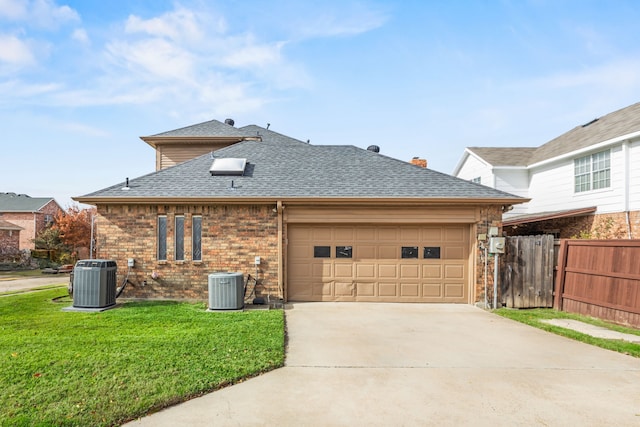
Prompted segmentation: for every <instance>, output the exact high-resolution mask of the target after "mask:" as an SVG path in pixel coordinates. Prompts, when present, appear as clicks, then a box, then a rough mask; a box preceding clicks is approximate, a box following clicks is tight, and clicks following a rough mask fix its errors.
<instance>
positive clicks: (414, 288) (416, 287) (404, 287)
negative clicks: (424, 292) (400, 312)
mask: <svg viewBox="0 0 640 427" xmlns="http://www.w3.org/2000/svg"><path fill="white" fill-rule="evenodd" d="M400 296H401V297H418V296H420V284H418V283H400Z"/></svg>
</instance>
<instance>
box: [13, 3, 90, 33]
mask: <svg viewBox="0 0 640 427" xmlns="http://www.w3.org/2000/svg"><path fill="white" fill-rule="evenodd" d="M0 16H2V17H5V18H7V19H9V20H11V21H15V22H23V23H25V24H27V25H28V26H32V27H36V28H45V29H57V28H59V27H60V26H62V25H64V24H67V23H69V22H78V21H80V16H79V15H78V12H76V11H75V10H74V9H72V8H70V7H69V6H66V5H64V6H59V5H57V4H56V2H55V1H52V0H30V1H29V0H0Z"/></svg>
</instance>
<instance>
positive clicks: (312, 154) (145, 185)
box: [76, 137, 526, 203]
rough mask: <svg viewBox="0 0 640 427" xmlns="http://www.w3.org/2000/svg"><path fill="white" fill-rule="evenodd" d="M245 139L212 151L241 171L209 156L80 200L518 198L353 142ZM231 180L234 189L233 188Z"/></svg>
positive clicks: (79, 198)
mask: <svg viewBox="0 0 640 427" xmlns="http://www.w3.org/2000/svg"><path fill="white" fill-rule="evenodd" d="M264 139H265V140H263V141H250V140H248V141H243V142H239V143H237V144H234V145H231V146H229V147H226V148H223V149H220V150H217V151H215V153H214V155H215V157H240V158H246V159H247V161H248V164H247V167H246V169H245V175H244V176H211V174H210V173H209V168H210V167H211V164H212V158H211V155H210V154H206V155H203V156H200V157H197V158H195V159H193V160H190V161H187V162H185V163H182V164H179V165H177V166H174V167H170V168H167V169H164V170H161V171H158V172H154V173H151V174H149V175H145V176H142V177H139V178H136V179H132V180H130V181H129V190H122V188H123V186H124V184H123V183H119V184H117V185H114V186H112V187H109V188H106V189H103V190H100V191H96V192H94V193H91V194H87V195H85V196H82V197H78V198H76V199H77V200H82V199H85V201H86V199H92V200H96V199H99V198H109V199H110V198H124V199H128V200H135V199H144V198H176V199H184V198H207V199H212V200H215V199H230V198H233V199H239V200H242V199H252V198H256V199H265V198H273V199H295V198H301V199H307V198H323V199H326V198H359V199H369V200H372V199H373V200H375V199H378V198H391V199H393V198H397V199H403V198H409V199H412V198H417V199H455V200H458V201H460V200H463V199H487V200H489V199H493V200H495V199H501V200H506V199H508V200H510V201H512V202H514V201H515V202H516V203H517V201H519V200H522V201H526V199H522V198H519V197H517V196H514V195H512V194H508V193H505V192H503V191H499V190H495V189H492V188H489V187H486V186H483V185H479V184H475V183H471V182H469V181H465V180H462V179H458V178H455V177H453V176H450V175H447V174H444V173H440V172H436V171H433V170H431V169H425V168H421V167H419V166H415V165H411V164H409V163H407V162H403V161H400V160H396V159H393V158H390V157H386V156H384V155H380V154H377V153H373V152H371V151H367V150H363V149H361V148H357V147H354V146H350V145H344V146H322V145H319V146H315V145H310V144H306V143H303V142H295V140H293V141H288V142H289V143H286V144H282V143H280V142H279V141H275V139H270V138H268V137H266V138H264ZM231 181H233V185H234V187H235V188H231Z"/></svg>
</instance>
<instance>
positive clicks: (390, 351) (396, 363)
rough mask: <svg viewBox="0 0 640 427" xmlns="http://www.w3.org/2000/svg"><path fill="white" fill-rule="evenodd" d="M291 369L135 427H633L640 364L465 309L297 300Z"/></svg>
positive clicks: (638, 417) (639, 401)
mask: <svg viewBox="0 0 640 427" xmlns="http://www.w3.org/2000/svg"><path fill="white" fill-rule="evenodd" d="M286 318H287V328H288V337H289V342H288V344H289V347H288V352H287V360H286V366H285V367H284V368H281V369H278V370H275V371H272V372H269V373H267V374H265V375H262V376H260V377H257V378H254V379H250V380H248V381H246V382H243V383H241V384H238V385H235V386H232V387H228V388H225V389H222V390H219V391H217V392H214V393H211V394H208V395H206V396H203V397H200V398H197V399H193V400H191V401H189V402H186V403H183V404H180V405H176V406H174V407H171V408H168V409H166V410H163V411H161V412H158V413H156V414H153V415H151V416H148V417H145V418H143V419H140V420H137V421H135V422H133V423H130V424H128V425H130V426H212V425H215V426H263V425H264V426H356V425H374V426H397V425H404V426H424V425H468V426H482V425H487V426H512V425H522V426H525V425H526V426H531V425H539V426H563V427H566V426H567V425H581V426H608V425H616V426H637V425H640V360H638V359H635V358H632V357H629V356H625V355H622V354H618V353H615V352H611V351H608V350H603V349H600V348H597V347H592V346H589V345H587V344H583V343H579V342H576V341H572V340H569V339H566V338H563V337H560V336H556V335H553V334H550V333H547V332H544V331H541V330H538V329H535V328H532V327H529V326H526V325H523V324H519V323H517V322H514V321H511V320H508V319H504V318H501V317H499V316H496V315H493V314H491V313H488V312H485V311H483V310H481V309H478V308H475V307H472V306H467V305H429V304H359V303H343V304H340V303H299V304H294V305H292V306H290V308H289V309H287V310H286Z"/></svg>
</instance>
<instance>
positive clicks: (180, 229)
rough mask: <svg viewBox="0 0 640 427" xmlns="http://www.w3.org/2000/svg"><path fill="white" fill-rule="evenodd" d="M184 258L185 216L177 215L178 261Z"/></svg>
mask: <svg viewBox="0 0 640 427" xmlns="http://www.w3.org/2000/svg"><path fill="white" fill-rule="evenodd" d="M183 260H184V216H182V215H178V216H176V261H183Z"/></svg>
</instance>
